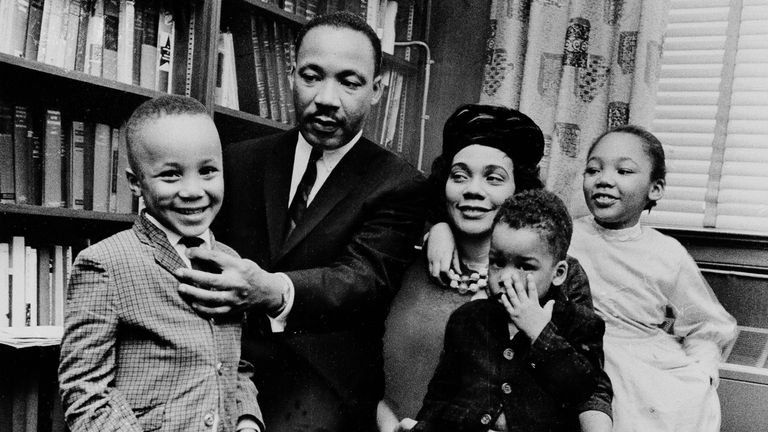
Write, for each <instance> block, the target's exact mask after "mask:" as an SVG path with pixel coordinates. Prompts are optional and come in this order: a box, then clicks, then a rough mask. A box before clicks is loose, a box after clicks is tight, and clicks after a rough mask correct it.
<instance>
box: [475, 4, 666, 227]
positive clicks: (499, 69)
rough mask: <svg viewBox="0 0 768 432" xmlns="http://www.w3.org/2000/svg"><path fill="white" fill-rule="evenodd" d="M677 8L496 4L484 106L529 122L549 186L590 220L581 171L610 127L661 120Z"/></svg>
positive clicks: (573, 209)
mask: <svg viewBox="0 0 768 432" xmlns="http://www.w3.org/2000/svg"><path fill="white" fill-rule="evenodd" d="M668 10H669V0H646V1H642V0H494V1H493V3H492V7H491V23H490V35H489V37H488V44H487V47H486V64H485V76H484V79H483V89H482V94H481V95H480V102H481V103H487V104H496V105H504V106H508V107H511V108H516V109H518V110H520V111H522V112H524V113H525V114H528V115H529V116H530V117H531V118H532V119H533V120H534V121H535V122H536V123H537V124H538V125H539V126H540V127H541V129H542V131H543V132H544V137H545V139H546V147H545V155H544V159H543V160H542V163H541V169H542V176H543V178H544V179H545V181H546V184H547V188H548V189H550V190H552V191H554V192H556V193H557V194H558V195H559V196H560V197H561V198H563V200H564V201H565V202H566V204H567V205H568V208H569V209H571V211H572V214H573V215H574V217H577V216H580V215H584V214H586V212H587V210H586V206H585V205H584V199H583V198H582V195H581V173H582V171H583V169H584V158H585V156H586V154H585V153H586V151H587V150H588V148H589V145H590V144H591V142H592V141H593V140H594V139H595V138H596V137H597V136H598V135H600V134H601V133H602V132H604V131H605V130H607V129H608V128H611V127H615V126H618V125H621V124H626V123H634V124H638V125H641V126H645V127H648V126H650V122H651V120H652V119H653V107H654V102H655V100H654V99H655V95H656V87H657V83H658V76H659V61H660V58H661V43H662V36H663V33H664V29H665V27H666V21H667V12H668Z"/></svg>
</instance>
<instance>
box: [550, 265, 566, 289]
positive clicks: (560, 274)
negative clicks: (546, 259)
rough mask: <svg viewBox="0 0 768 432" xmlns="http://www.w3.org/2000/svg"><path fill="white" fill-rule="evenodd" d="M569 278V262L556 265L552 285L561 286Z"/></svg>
mask: <svg viewBox="0 0 768 432" xmlns="http://www.w3.org/2000/svg"><path fill="white" fill-rule="evenodd" d="M566 276H568V262H567V261H566V260H562V261H559V262H558V263H557V264H555V272H554V275H553V276H552V285H554V286H560V285H562V284H563V282H565V278H566Z"/></svg>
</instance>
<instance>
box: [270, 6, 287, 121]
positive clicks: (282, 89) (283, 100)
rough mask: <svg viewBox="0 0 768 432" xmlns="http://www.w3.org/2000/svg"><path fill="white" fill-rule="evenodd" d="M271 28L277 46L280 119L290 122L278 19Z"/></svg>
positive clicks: (276, 66)
mask: <svg viewBox="0 0 768 432" xmlns="http://www.w3.org/2000/svg"><path fill="white" fill-rule="evenodd" d="M271 30H272V32H271V33H272V34H271V36H272V40H273V41H274V46H275V48H274V49H273V52H274V57H275V83H276V84H277V98H278V99H277V102H278V109H279V110H280V121H281V122H283V123H288V121H289V120H288V104H289V103H290V102H291V99H290V98H289V96H288V81H287V79H286V78H287V75H286V73H285V70H286V69H285V51H284V48H283V35H282V32H281V31H280V25H279V24H278V22H277V21H272V25H271Z"/></svg>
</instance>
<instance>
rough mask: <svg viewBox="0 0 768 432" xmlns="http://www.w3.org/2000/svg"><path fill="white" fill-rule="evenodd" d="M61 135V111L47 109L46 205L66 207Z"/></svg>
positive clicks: (44, 178) (44, 195) (44, 171)
mask: <svg viewBox="0 0 768 432" xmlns="http://www.w3.org/2000/svg"><path fill="white" fill-rule="evenodd" d="M62 141H63V137H62V136H61V112H59V111H57V110H47V111H46V116H45V139H44V141H43V148H44V149H45V151H44V155H45V156H44V159H43V197H42V202H43V206H45V207H64V199H63V195H62V194H61V189H62V184H61V177H62V166H61V152H62V147H63V143H62Z"/></svg>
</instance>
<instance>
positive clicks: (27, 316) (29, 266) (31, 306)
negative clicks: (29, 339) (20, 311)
mask: <svg viewBox="0 0 768 432" xmlns="http://www.w3.org/2000/svg"><path fill="white" fill-rule="evenodd" d="M24 252H25V259H26V260H25V262H24V273H25V279H24V325H26V326H27V327H30V326H36V325H37V249H35V248H33V247H30V246H26V247H25V248H24Z"/></svg>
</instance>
